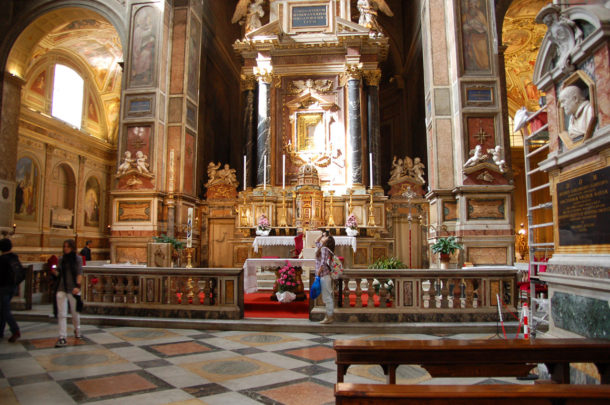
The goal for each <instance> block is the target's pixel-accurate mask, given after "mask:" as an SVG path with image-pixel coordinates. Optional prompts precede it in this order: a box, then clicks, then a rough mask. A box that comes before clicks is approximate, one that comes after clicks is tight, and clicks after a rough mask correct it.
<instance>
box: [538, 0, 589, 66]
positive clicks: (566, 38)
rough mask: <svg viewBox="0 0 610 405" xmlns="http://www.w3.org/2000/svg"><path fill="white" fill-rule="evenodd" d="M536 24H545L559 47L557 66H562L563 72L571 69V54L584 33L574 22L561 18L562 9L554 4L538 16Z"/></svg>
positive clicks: (541, 11) (552, 40)
mask: <svg viewBox="0 0 610 405" xmlns="http://www.w3.org/2000/svg"><path fill="white" fill-rule="evenodd" d="M536 22H537V23H538V24H542V23H544V24H546V26H547V27H548V31H547V35H548V36H549V39H550V40H551V42H553V44H555V46H556V47H557V54H558V56H559V58H558V60H557V66H560V67H561V69H562V70H569V69H571V65H572V61H571V60H570V53H571V52H572V50H573V49H574V48H575V47H576V46H577V45H578V44H580V42H582V39H583V33H582V31H581V29H580V28H578V26H577V25H576V23H574V21H572V20H569V19H567V18H565V17H563V16H561V9H560V8H559V6H556V5H554V4H550V5H548V6H546V7H544V8H543V9H542V10H540V12H539V13H538V15H537V16H536Z"/></svg>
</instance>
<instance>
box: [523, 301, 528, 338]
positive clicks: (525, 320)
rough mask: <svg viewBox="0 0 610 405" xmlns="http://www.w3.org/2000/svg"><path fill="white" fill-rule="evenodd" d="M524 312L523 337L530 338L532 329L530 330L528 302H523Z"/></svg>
mask: <svg viewBox="0 0 610 405" xmlns="http://www.w3.org/2000/svg"><path fill="white" fill-rule="evenodd" d="M522 311H523V312H522V314H523V339H529V338H530V330H529V323H528V313H529V311H528V309H527V302H524V303H523V310H522Z"/></svg>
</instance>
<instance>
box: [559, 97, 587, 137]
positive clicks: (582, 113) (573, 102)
mask: <svg viewBox="0 0 610 405" xmlns="http://www.w3.org/2000/svg"><path fill="white" fill-rule="evenodd" d="M559 103H560V105H561V106H562V107H563V110H564V111H565V113H566V114H567V115H569V116H570V120H569V122H568V126H567V128H566V130H567V131H568V135H569V136H570V137H571V138H579V137H581V136H585V138H586V137H588V136H589V135H590V131H592V130H593V125H594V123H595V111H593V106H592V105H591V103H590V102H589V100H587V99H586V98H585V96H584V95H583V92H582V90H581V89H580V88H579V87H578V86H574V85H572V86H567V87H565V88H564V89H563V90H561V92H560V93H559Z"/></svg>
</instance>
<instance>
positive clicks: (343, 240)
mask: <svg viewBox="0 0 610 405" xmlns="http://www.w3.org/2000/svg"><path fill="white" fill-rule="evenodd" d="M333 237H334V238H335V246H351V247H352V250H353V251H354V253H356V246H357V242H356V237H355V236H333ZM262 246H294V236H257V237H256V238H254V242H252V248H253V249H254V252H258V248H259V247H262Z"/></svg>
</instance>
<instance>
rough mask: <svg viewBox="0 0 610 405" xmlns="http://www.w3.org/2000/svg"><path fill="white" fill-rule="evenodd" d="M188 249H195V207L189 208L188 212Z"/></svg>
mask: <svg viewBox="0 0 610 405" xmlns="http://www.w3.org/2000/svg"><path fill="white" fill-rule="evenodd" d="M186 247H187V248H192V247H193V207H189V209H188V210H187V219H186Z"/></svg>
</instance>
